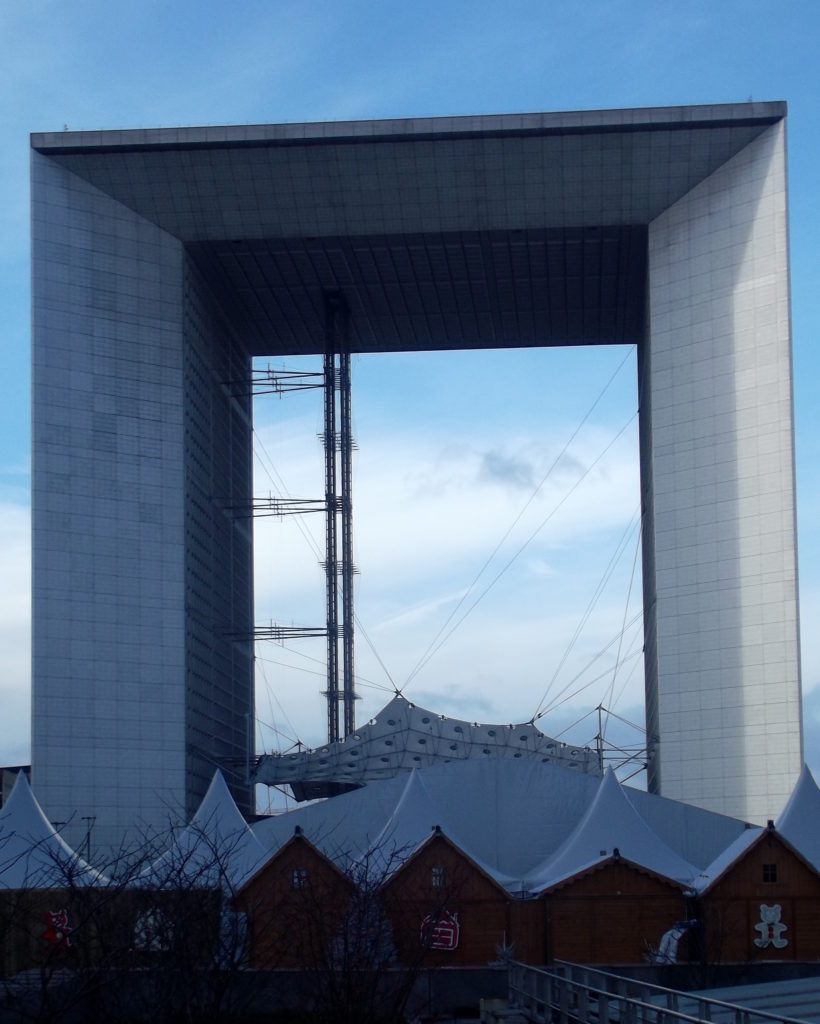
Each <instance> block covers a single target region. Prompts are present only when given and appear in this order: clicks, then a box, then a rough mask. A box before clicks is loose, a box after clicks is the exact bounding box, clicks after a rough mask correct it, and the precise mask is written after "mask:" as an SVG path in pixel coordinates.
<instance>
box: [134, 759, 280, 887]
mask: <svg viewBox="0 0 820 1024" xmlns="http://www.w3.org/2000/svg"><path fill="white" fill-rule="evenodd" d="M268 856H269V853H268V851H266V849H265V847H264V846H263V845H262V844H261V843H260V842H259V840H258V839H257V838H256V836H255V835H254V834H253V832H252V830H251V829H250V828H249V827H248V825H247V823H246V821H245V819H244V818H243V817H242V814H241V812H240V810H239V808H238V807H237V806H236V803H235V802H234V799H233V797H232V796H231V792H230V790H229V789H228V786H227V783H226V782H225V779H224V778H223V776H222V772H220V771H216V772H215V773H214V777H213V779H212V780H211V784H210V786H209V787H208V791H207V793H206V794H205V796H204V797H203V798H202V803H201V804H200V805H199V807H198V809H197V811H196V813H195V814H194V816H193V818H191V821H190V823H189V824H188V825H187V826H186V827H185V828H184V829H182V830H181V831H180V832H179V833H178V834H177V835H176V836H175V837H174V842H173V844H172V846H171V848H170V849H169V850H166V851H165V852H164V853H163V854H162V855H161V856H159V857H158V858H157V859H156V860H155V861H154V862H153V863H152V864H151V865H150V866H149V867H148V868H147V870H146V872H145V873H144V875H143V879H142V880H143V883H146V882H147V883H149V884H158V885H169V884H171V885H172V884H174V883H175V882H176V881H177V880H179V879H180V878H183V879H185V881H186V882H187V883H188V884H194V885H203V886H215V885H222V886H224V887H227V888H229V889H233V890H236V889H238V888H240V887H241V885H242V884H243V882H244V881H245V880H246V879H247V878H249V877H250V875H251V874H253V873H254V872H255V871H256V870H257V868H258V867H259V866H260V864H261V862H262V861H263V860H265V859H266V858H267V857H268Z"/></svg>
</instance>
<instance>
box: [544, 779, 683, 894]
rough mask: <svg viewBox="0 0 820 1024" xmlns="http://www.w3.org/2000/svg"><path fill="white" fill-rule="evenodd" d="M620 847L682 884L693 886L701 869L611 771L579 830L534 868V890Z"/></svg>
mask: <svg viewBox="0 0 820 1024" xmlns="http://www.w3.org/2000/svg"><path fill="white" fill-rule="evenodd" d="M616 849H617V850H618V853H619V854H620V856H622V857H623V858H624V859H625V860H628V861H630V862H632V863H633V864H637V865H639V866H640V867H643V868H646V869H648V870H650V871H652V872H653V873H654V874H657V875H661V876H662V877H664V878H669V879H672V880H674V881H677V882H681V883H684V884H688V883H689V882H690V881H691V879H692V878H693V877H694V876H695V874H696V873H697V869H696V868H695V867H694V866H693V865H692V864H689V863H688V861H685V860H684V859H683V858H682V857H680V856H679V855H678V854H677V853H675V851H674V850H672V849H671V848H670V847H669V846H667V845H666V843H664V842H663V840H662V839H661V838H660V837H659V836H658V835H657V834H656V833H655V832H653V831H652V829H651V828H650V827H649V825H647V823H646V822H645V821H644V819H643V818H642V817H641V816H640V814H638V812H637V811H636V810H635V808H634V807H633V806H632V804H631V803H630V801H629V800H628V798H627V796H626V794H625V793H624V791H623V789H622V788H621V784H620V783H619V782H618V779H617V777H616V776H615V773H614V772H613V771H612V769H609V770H608V771H607V773H606V775H605V776H604V777H603V779H602V780H601V784H600V786H599V787H598V792H597V793H596V794H595V798H594V799H593V801H592V803H591V804H590V805H589V807H588V808H587V811H586V813H585V814H584V816H583V817H582V818H581V820H580V821H579V822H578V825H577V826H576V828H575V830H574V831H573V832H572V833H571V834H570V835H569V836H568V837H567V839H566V841H565V842H564V843H563V845H562V846H560V847H559V848H558V849H557V850H556V851H555V853H554V854H553V855H552V856H551V857H548V858H547V860H546V861H544V862H543V863H542V864H541V865H540V866H539V867H538V868H536V869H535V871H534V873H533V879H534V881H533V884H532V885H530V888H531V889H533V890H535V891H543V890H544V889H546V888H549V887H550V886H553V885H556V884H557V883H558V882H560V881H563V880H564V879H567V878H570V877H572V876H573V875H575V874H578V873H579V872H580V871H583V870H585V869H587V868H589V867H592V866H593V865H595V864H599V863H602V862H604V861H607V860H609V859H610V858H611V857H612V856H613V855H614V853H615V850H616Z"/></svg>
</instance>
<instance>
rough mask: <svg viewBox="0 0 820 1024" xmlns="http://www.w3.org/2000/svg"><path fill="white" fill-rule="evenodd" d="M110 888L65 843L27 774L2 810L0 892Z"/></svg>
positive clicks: (99, 875)
mask: <svg viewBox="0 0 820 1024" xmlns="http://www.w3.org/2000/svg"><path fill="white" fill-rule="evenodd" d="M99 884H107V880H106V879H105V877H104V876H103V875H101V874H100V873H99V872H98V871H95V870H94V868H92V867H91V866H90V865H89V864H87V863H86V862H85V861H84V860H83V859H82V857H80V856H79V855H78V854H77V853H75V852H74V850H72V849H71V847H70V846H69V845H68V843H66V842H65V840H63V839H62V838H61V837H60V836H59V835H58V833H57V832H56V830H55V829H54V826H53V825H52V824H51V822H50V821H49V820H48V819H47V818H46V816H45V814H43V811H42V809H41V807H40V805H39V804H38V803H37V800H36V799H35V797H34V794H33V793H32V791H31V786H29V784H28V779H27V778H26V776H25V773H24V772H22V771H21V772H18V774H17V781H16V782H15V784H14V789H13V790H12V791H11V796H10V797H9V798H8V800H7V801H6V803H5V804H4V805H3V807H2V808H0V889H24V888H28V889H61V888H66V887H68V886H69V885H72V886H76V885H80V886H86V885H99Z"/></svg>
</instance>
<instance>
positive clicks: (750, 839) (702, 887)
mask: <svg viewBox="0 0 820 1024" xmlns="http://www.w3.org/2000/svg"><path fill="white" fill-rule="evenodd" d="M765 831H766V830H765V829H764V828H760V826H757V825H755V826H750V827H749V828H747V829H744V831H743V832H741V834H740V835H739V836H738V837H737V839H735V841H734V842H732V843H730V844H729V845H728V846H727V847H726V849H725V850H723V851H722V852H721V853H719V854H718V856H717V857H715V859H714V860H713V861H712V863H711V864H709V865H708V866H707V867H705V868H704V869H703V871H700V872H698V874H697V875H696V876H695V878H694V880H693V885H692V887H693V888H694V890H695V892H696V893H697V894H698V895H699V896H700V895H701V894H702V893H704V892H705V891H706V890H707V889H710V888H711V887H712V886H713V885H714V884H715V882H717V880H718V879H719V878H720V877H721V876H722V875H724V874H725V873H726V872H727V871H728V870H729V868H730V867H731V866H732V865H733V864H734V863H735V862H736V861H738V860H740V858H741V857H742V856H743V855H744V854H745V853H746V851H747V850H749V849H750V848H751V847H752V846H754V844H755V843H756V842H757V841H758V839H760V837H761V836H762V835H763V833H764V832H765Z"/></svg>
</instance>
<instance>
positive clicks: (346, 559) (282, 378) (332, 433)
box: [230, 292, 356, 743]
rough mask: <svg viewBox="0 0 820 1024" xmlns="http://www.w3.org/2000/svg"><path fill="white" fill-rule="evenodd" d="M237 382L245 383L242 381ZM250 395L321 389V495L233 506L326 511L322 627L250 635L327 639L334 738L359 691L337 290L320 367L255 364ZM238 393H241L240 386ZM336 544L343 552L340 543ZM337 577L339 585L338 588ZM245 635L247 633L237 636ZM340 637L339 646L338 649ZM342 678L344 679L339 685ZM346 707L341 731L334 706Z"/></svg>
mask: <svg viewBox="0 0 820 1024" xmlns="http://www.w3.org/2000/svg"><path fill="white" fill-rule="evenodd" d="M233 386H234V387H237V386H239V387H241V388H243V389H245V388H246V387H247V385H246V383H244V382H242V383H241V384H239V385H237V382H233ZM250 387H251V393H252V394H254V395H262V394H278V395H282V394H285V393H287V392H290V391H303V390H307V389H313V388H316V389H318V388H322V389H323V391H324V429H323V432H322V443H323V446H324V456H325V496H324V500H322V499H311V498H280V497H272V496H271V497H269V498H253V499H251V500H250V501H248V502H245V503H243V504H241V505H231V506H230V508H231V510H232V511H233V512H234V514H237V515H252V516H285V515H304V514H305V513H308V512H324V513H325V559H324V561H323V562H322V563H321V564H322V568H323V570H324V573H325V590H326V597H325V600H326V607H327V620H326V625H325V626H324V627H321V626H282V625H279V624H276V623H271V624H270V625H269V626H256V627H255V628H254V630H253V639H256V640H278V641H283V640H286V639H302V638H310V637H318V636H325V637H326V639H327V689H326V690H325V691H324V696H325V697H326V698H327V738H328V742H330V743H332V742H333V741H334V740H338V739H340V738H341V736H349V735H350V734H351V733H352V732H354V731H355V728H356V712H355V702H356V692H355V687H354V679H353V671H354V669H353V621H354V614H353V576H354V574H355V572H356V569H355V567H354V564H353V497H352V484H353V472H352V469H353V467H352V462H353V449H354V447H355V444H354V441H353V434H352V429H351V393H352V383H351V373H350V339H349V315H348V309H347V305H346V304H345V302H344V299H343V298H342V296H341V295H340V294H339V293H337V292H329V293H326V295H325V354H324V364H323V372H322V373H310V372H305V373H303V372H300V371H294V370H274V369H271V368H268V369H266V370H254V371H253V376H252V379H251V382H250ZM243 393H246V391H244V390H243ZM340 544H341V558H340V557H339V554H340V552H339V547H340ZM340 583H341V588H340ZM236 639H249V637H244V638H240V637H238V636H237V637H236ZM340 642H341V650H340ZM340 684H341V685H340ZM340 704H341V706H342V708H343V715H342V721H341V731H340V716H339V705H340Z"/></svg>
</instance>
